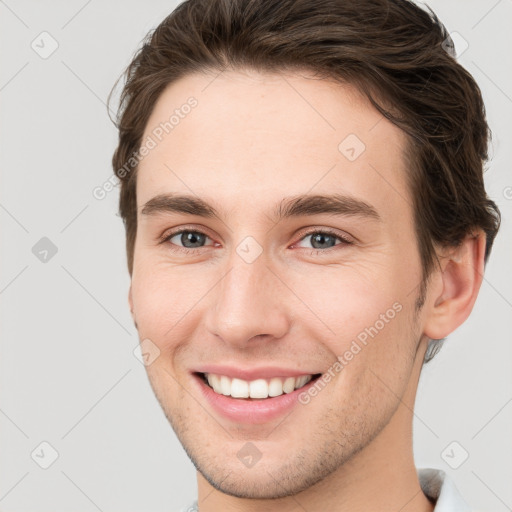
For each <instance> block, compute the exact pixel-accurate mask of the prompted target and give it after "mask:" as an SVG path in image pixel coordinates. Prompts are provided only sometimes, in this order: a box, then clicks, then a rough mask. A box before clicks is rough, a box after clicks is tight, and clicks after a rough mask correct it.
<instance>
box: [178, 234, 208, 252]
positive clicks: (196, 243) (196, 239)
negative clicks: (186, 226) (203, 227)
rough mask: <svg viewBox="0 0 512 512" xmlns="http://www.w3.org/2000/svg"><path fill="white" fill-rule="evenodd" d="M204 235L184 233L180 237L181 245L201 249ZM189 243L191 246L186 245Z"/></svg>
mask: <svg viewBox="0 0 512 512" xmlns="http://www.w3.org/2000/svg"><path fill="white" fill-rule="evenodd" d="M204 238H205V235H203V234H202V233H195V232H193V231H185V232H184V233H182V235H181V243H182V244H183V245H184V246H185V247H188V248H190V247H192V248H193V247H201V245H202V243H203V242H204ZM188 242H190V243H191V244H192V245H187V243H188Z"/></svg>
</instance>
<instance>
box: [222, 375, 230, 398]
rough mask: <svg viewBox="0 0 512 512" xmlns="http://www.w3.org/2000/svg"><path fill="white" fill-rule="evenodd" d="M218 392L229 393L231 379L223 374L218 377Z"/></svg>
mask: <svg viewBox="0 0 512 512" xmlns="http://www.w3.org/2000/svg"><path fill="white" fill-rule="evenodd" d="M220 392H221V393H222V394H223V395H231V380H230V379H229V377H226V376H225V375H222V377H221V378H220Z"/></svg>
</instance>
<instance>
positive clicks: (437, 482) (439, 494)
mask: <svg viewBox="0 0 512 512" xmlns="http://www.w3.org/2000/svg"><path fill="white" fill-rule="evenodd" d="M417 472H418V480H419V481H420V486H421V489H422V491H423V494H425V496H427V497H428V498H430V499H431V500H432V501H435V507H434V512H471V509H470V508H469V506H468V504H467V503H466V502H465V501H464V500H463V499H462V496H461V495H460V494H459V491H458V490H457V488H456V487H455V484H454V483H453V482H452V480H451V479H450V478H449V477H448V476H447V475H446V473H445V472H444V471H442V470H440V469H432V468H418V469H417ZM180 512H198V508H197V501H194V503H192V505H190V506H189V507H187V508H183V509H181V511H180Z"/></svg>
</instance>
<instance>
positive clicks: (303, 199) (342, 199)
mask: <svg viewBox="0 0 512 512" xmlns="http://www.w3.org/2000/svg"><path fill="white" fill-rule="evenodd" d="M161 213H183V214H189V215H197V216H199V217H205V218H213V217H217V218H219V217H220V215H219V212H218V211H217V210H216V209H215V208H214V207H213V206H212V205H210V204H209V203H207V202H206V201H204V200H203V199H200V198H199V197H196V196H193V195H177V194H159V195H157V196H155V197H153V198H152V199H150V200H149V201H147V202H146V203H145V204H144V205H143V206H142V208H141V214H143V215H156V214H161ZM321 214H332V215H340V216H356V217H362V218H368V219H373V220H377V221H380V220H381V217H380V216H379V214H378V212H377V210H376V209H375V208H374V207H373V206H372V205H370V204H368V203H367V202H365V201H362V200H360V199H356V198H354V197H352V196H347V195H342V194H330V195H309V194H306V195H300V196H292V197H285V198H283V199H282V200H281V201H280V202H279V204H278V205H277V207H276V208H275V209H274V211H273V217H272V220H273V221H275V222H279V221H280V220H282V219H286V218H291V217H301V216H313V215H321Z"/></svg>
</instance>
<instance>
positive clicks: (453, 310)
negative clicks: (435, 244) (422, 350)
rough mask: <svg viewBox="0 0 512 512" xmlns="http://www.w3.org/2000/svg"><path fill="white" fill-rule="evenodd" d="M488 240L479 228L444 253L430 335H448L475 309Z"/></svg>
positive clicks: (429, 322)
mask: <svg viewBox="0 0 512 512" xmlns="http://www.w3.org/2000/svg"><path fill="white" fill-rule="evenodd" d="M485 243H486V239H485V233H484V232H483V231H478V232H477V233H475V234H473V235H468V236H467V237H466V238H465V239H464V240H463V241H462V243H461V244H460V246H458V247H456V248H451V249H449V250H448V251H447V252H446V253H445V254H443V255H442V256H441V258H440V259H441V269H440V270H439V271H438V272H440V277H441V280H442V291H441V293H439V294H438V295H437V297H435V298H434V299H433V305H432V306H431V309H430V312H429V314H428V317H427V319H426V323H425V326H424V333H425V334H426V335H427V336H428V337H429V338H431V339H442V338H445V337H446V336H448V335H449V334H450V333H451V332H453V331H454V330H455V329H456V328H457V327H459V326H460V325H461V324H462V323H463V322H464V321H465V320H466V319H467V318H468V316H469V314H470V313H471V310H472V309H473V306H474V304H475V301H476V298H477V296H478V292H479V290H480V285H481V284H482V279H483V272H484V254H485Z"/></svg>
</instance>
